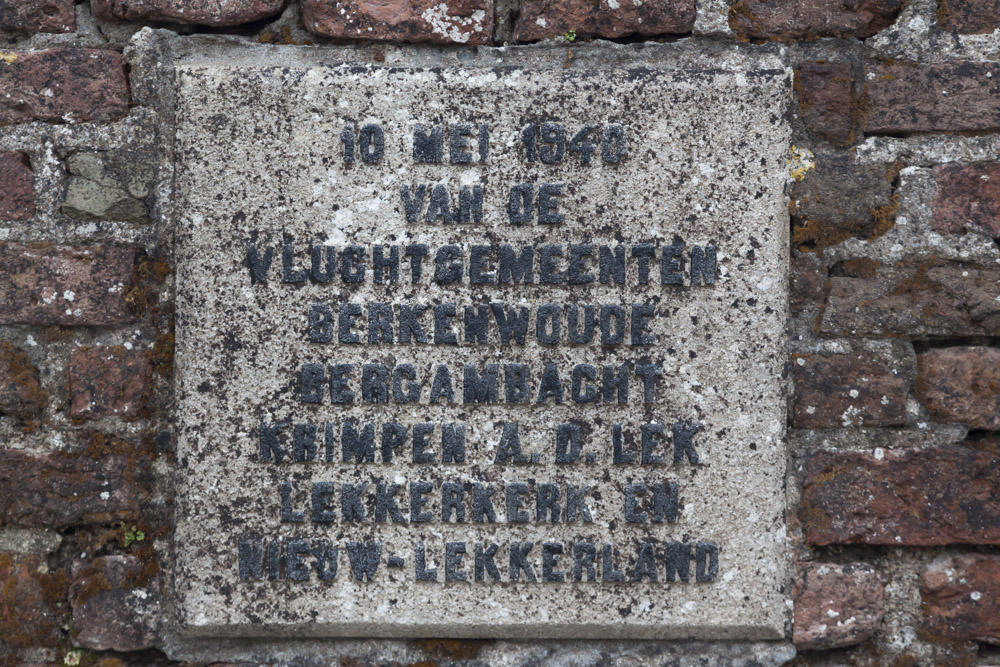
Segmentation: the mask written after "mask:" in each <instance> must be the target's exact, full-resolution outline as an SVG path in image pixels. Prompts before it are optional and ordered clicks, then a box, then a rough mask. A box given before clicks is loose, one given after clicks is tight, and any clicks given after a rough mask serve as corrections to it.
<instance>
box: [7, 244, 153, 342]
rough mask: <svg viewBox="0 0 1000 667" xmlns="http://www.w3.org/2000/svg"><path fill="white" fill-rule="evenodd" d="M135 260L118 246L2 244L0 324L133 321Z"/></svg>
mask: <svg viewBox="0 0 1000 667" xmlns="http://www.w3.org/2000/svg"><path fill="white" fill-rule="evenodd" d="M135 261H136V251H135V250H134V249H133V248H123V247H118V246H102V245H91V246H81V247H68V246H44V245H39V246H33V245H25V244H20V243H0V324H38V325H50V324H62V325H105V324H121V323H125V322H133V321H135V320H136V313H135V312H133V311H134V310H135V308H133V307H131V306H130V303H134V302H135V301H136V294H135V293H134V290H137V289H138V288H136V287H135V269H134V265H135Z"/></svg>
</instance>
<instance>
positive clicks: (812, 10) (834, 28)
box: [729, 0, 903, 41]
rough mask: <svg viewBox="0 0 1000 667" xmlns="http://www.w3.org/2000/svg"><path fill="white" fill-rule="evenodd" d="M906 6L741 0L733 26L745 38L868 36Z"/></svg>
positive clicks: (888, 1) (868, 1)
mask: <svg viewBox="0 0 1000 667" xmlns="http://www.w3.org/2000/svg"><path fill="white" fill-rule="evenodd" d="M902 6H903V3H902V2H901V0H860V2H852V3H844V2H828V1H827V0H791V1H790V2H775V1H774V0H737V2H735V3H734V4H733V5H732V6H731V7H730V9H729V25H730V26H731V27H732V29H733V31H735V32H736V34H737V35H738V36H739V37H740V38H742V39H767V40H778V41H791V40H795V39H816V38H818V37H858V38H861V39H864V38H866V37H871V36H872V35H874V34H875V33H877V32H878V31H879V30H882V29H883V28H886V27H888V26H890V25H892V23H893V22H894V21H895V20H896V17H897V16H898V15H899V10H900V9H901V8H902Z"/></svg>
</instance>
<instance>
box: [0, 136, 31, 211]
mask: <svg viewBox="0 0 1000 667" xmlns="http://www.w3.org/2000/svg"><path fill="white" fill-rule="evenodd" d="M33 215H35V175H34V173H32V171H31V165H30V164H28V156H27V155H25V154H24V153H19V152H17V151H0V220H28V219H29V218H31V216H33Z"/></svg>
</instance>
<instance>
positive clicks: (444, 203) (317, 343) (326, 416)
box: [175, 47, 790, 638]
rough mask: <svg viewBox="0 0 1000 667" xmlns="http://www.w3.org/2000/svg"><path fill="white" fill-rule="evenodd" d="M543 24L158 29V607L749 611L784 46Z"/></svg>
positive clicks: (255, 627) (773, 537) (768, 583)
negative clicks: (168, 52)
mask: <svg viewBox="0 0 1000 667" xmlns="http://www.w3.org/2000/svg"><path fill="white" fill-rule="evenodd" d="M595 48H596V47H595ZM574 51H576V52H577V53H576V54H575V55H573V54H570V53H569V52H568V51H565V50H557V51H545V50H534V51H532V50H531V49H524V50H521V51H517V50H514V51H511V52H502V51H493V52H487V53H485V54H479V55H478V56H471V57H470V61H469V62H466V63H461V64H460V63H459V62H458V61H457V60H454V56H447V55H442V56H441V58H442V61H441V62H439V63H427V62H426V60H425V61H422V62H421V63H417V62H416V61H415V60H414V61H407V60H406V58H407V56H406V54H405V53H396V52H393V53H391V54H390V57H389V59H388V61H386V62H379V63H375V62H358V61H350V60H349V59H350V58H351V57H353V56H352V54H356V53H357V52H351V51H339V50H325V51H319V52H317V55H310V53H311V52H309V51H305V52H302V51H301V50H299V51H294V53H296V54H297V55H296V56H295V59H294V60H293V64H291V65H289V64H287V63H288V61H289V58H288V57H284V58H283V59H277V58H276V59H275V61H274V62H268V61H267V60H266V59H263V60H262V59H261V58H260V57H256V58H254V59H253V60H243V59H241V57H240V56H239V54H238V53H235V54H230V53H227V52H220V53H215V54H213V55H208V56H201V57H194V56H189V57H187V58H185V59H181V60H180V61H178V64H177V66H176V77H177V79H176V80H177V84H176V86H177V142H176V148H175V151H176V169H177V172H176V188H177V192H176V194H177V200H178V201H179V202H180V203H179V205H178V206H177V208H176V211H175V215H176V219H177V253H178V257H177V266H178V269H177V276H176V279H177V304H178V312H177V364H176V381H177V388H178V392H179V393H178V396H179V399H178V404H177V419H178V429H179V434H180V435H179V440H178V443H177V455H178V465H179V471H180V472H179V479H178V505H177V511H178V530H177V542H176V547H177V568H176V573H175V574H176V578H175V579H176V580H175V584H176V588H177V595H178V605H179V610H180V613H181V616H182V620H183V622H184V623H185V624H186V626H187V627H188V628H189V629H190V631H191V632H192V633H200V634H206V635H211V634H229V635H254V636H263V635H284V636H288V635H292V634H294V635H295V636H304V635H312V636H483V637H582V638H596V637H617V638H629V637H634V638H681V637H713V638H779V637H781V636H783V625H784V619H785V616H786V601H785V596H786V593H785V589H784V585H785V577H786V567H785V558H786V554H785V524H784V496H783V478H784V472H785V452H784V446H783V438H784V424H785V402H784V398H783V389H782V387H783V381H782V366H783V363H784V359H785V355H784V339H783V336H784V326H785V317H786V311H787V305H786V269H787V266H786V264H787V259H786V252H787V250H786V249H787V245H788V239H787V233H788V228H787V227H788V226H787V210H786V202H785V198H784V194H783V188H784V185H785V181H786V169H787V166H786V163H787V154H788V138H789V130H788V127H787V121H786V117H785V110H786V106H787V102H788V99H789V88H790V81H789V72H788V71H787V70H785V69H783V68H781V67H778V66H776V65H775V64H774V63H773V62H770V61H760V60H753V61H751V60H745V59H743V57H742V56H739V55H732V54H729V55H725V57H723V56H720V57H718V58H717V59H715V60H713V61H711V62H708V61H706V62H688V63H674V64H673V65H671V64H670V63H671V57H670V56H669V52H667V51H664V52H663V55H660V56H658V55H657V53H658V51H657V50H655V49H647V50H646V51H642V52H632V51H629V50H626V49H620V50H618V51H617V52H616V56H615V62H616V63H617V65H616V66H615V67H614V68H609V67H604V68H601V67H591V66H590V65H589V64H588V60H587V53H588V51H587V49H580V50H578V49H576V48H574ZM289 52H292V50H289ZM641 53H646V54H651V55H645V56H644V55H641ZM447 58H452V60H446V59H447Z"/></svg>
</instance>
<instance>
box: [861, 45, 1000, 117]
mask: <svg viewBox="0 0 1000 667" xmlns="http://www.w3.org/2000/svg"><path fill="white" fill-rule="evenodd" d="M865 80H866V84H865V92H864V95H863V99H862V103H861V104H862V109H863V110H864V113H863V117H864V120H863V121H862V125H863V128H864V131H865V132H867V133H869V134H884V133H890V134H896V133H905V132H960V131H968V132H985V131H993V130H996V129H998V128H1000V63H992V62H957V63H930V64H920V65H909V64H907V65H873V66H871V67H870V68H869V69H868V73H867V75H866V79H865Z"/></svg>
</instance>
